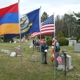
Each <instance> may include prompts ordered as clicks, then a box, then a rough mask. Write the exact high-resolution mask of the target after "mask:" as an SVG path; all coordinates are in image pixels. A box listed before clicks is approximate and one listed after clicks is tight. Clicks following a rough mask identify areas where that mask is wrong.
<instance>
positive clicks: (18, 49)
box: [14, 47, 21, 56]
mask: <svg viewBox="0 0 80 80" xmlns="http://www.w3.org/2000/svg"><path fill="white" fill-rule="evenodd" d="M14 52H16V55H17V56H21V51H20V48H19V47H15V48H14Z"/></svg>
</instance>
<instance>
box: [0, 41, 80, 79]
mask: <svg viewBox="0 0 80 80" xmlns="http://www.w3.org/2000/svg"><path fill="white" fill-rule="evenodd" d="M18 45H20V44H19V43H15V44H14V43H0V80H79V79H80V53H79V52H74V46H73V47H71V46H61V51H62V50H63V49H66V50H67V52H68V53H67V54H68V55H70V56H71V57H72V66H73V69H72V70H69V71H67V72H66V76H65V75H64V71H59V70H57V69H56V68H54V66H53V63H52V62H51V54H52V48H51V47H49V50H48V58H47V60H48V64H47V65H44V64H41V55H40V52H38V51H37V49H36V48H34V49H33V48H29V45H30V42H29V41H28V42H26V43H21V55H22V57H21V56H15V57H10V54H6V53H3V52H1V49H6V50H10V52H13V51H14V47H17V46H18ZM61 51H60V53H61ZM34 55H35V57H36V61H34V60H33V58H34Z"/></svg>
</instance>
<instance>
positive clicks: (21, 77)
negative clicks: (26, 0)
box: [18, 0, 23, 80]
mask: <svg viewBox="0 0 80 80" xmlns="http://www.w3.org/2000/svg"><path fill="white" fill-rule="evenodd" d="M19 3H20V0H18V11H19V30H20V54H21V80H22V71H23V70H22V50H21V49H22V48H21V29H20V9H19Z"/></svg>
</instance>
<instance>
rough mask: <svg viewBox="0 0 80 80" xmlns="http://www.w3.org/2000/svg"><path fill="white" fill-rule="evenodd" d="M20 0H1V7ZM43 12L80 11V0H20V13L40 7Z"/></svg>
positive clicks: (57, 13) (59, 13)
mask: <svg viewBox="0 0 80 80" xmlns="http://www.w3.org/2000/svg"><path fill="white" fill-rule="evenodd" d="M16 2H18V0H0V8H3V7H6V6H9V5H11V4H14V3H16ZM40 6H41V14H42V13H43V12H46V13H47V14H48V15H49V16H50V15H52V14H53V13H55V15H64V14H65V13H72V12H73V11H74V12H76V13H78V12H80V0H20V14H25V13H28V12H30V11H32V10H35V9H37V8H40Z"/></svg>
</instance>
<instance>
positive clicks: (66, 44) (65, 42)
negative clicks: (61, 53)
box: [57, 37, 69, 46]
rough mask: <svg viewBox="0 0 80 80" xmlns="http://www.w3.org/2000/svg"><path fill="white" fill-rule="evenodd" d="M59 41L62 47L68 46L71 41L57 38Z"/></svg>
mask: <svg viewBox="0 0 80 80" xmlns="http://www.w3.org/2000/svg"><path fill="white" fill-rule="evenodd" d="M57 41H58V42H59V43H60V46H68V44H69V41H68V40H67V39H65V38H64V37H61V38H57Z"/></svg>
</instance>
